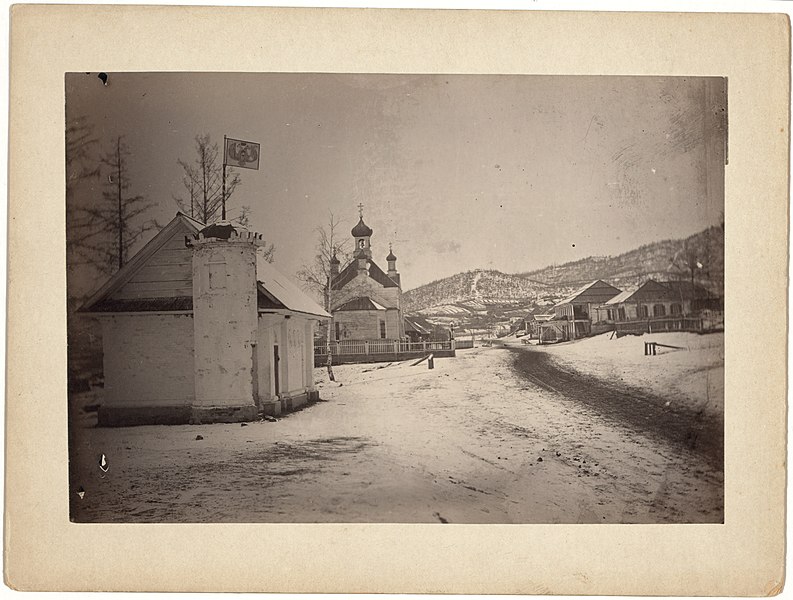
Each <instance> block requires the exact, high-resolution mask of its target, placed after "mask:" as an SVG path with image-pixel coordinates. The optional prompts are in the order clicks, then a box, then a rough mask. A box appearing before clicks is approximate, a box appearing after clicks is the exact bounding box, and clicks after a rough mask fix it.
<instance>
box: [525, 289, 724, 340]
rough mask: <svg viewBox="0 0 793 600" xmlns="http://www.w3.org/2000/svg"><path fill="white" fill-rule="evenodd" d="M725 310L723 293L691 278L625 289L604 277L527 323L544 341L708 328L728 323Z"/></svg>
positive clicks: (530, 316) (532, 331) (529, 317)
mask: <svg viewBox="0 0 793 600" xmlns="http://www.w3.org/2000/svg"><path fill="white" fill-rule="evenodd" d="M722 315H723V301H722V299H721V298H720V297H718V296H716V295H715V294H712V293H711V292H709V291H708V290H706V289H705V288H703V287H702V286H700V285H697V284H695V283H693V282H690V281H655V280H653V279H650V280H648V281H646V282H645V283H644V284H642V285H641V286H640V287H639V288H638V289H636V290H628V291H623V290H620V289H618V288H616V287H614V286H613V285H610V284H608V283H606V282H605V281H602V280H600V279H598V280H596V281H592V282H591V283H588V284H587V285H585V286H583V287H582V288H580V289H578V290H576V291H575V292H573V293H572V294H570V295H569V296H568V297H567V298H564V299H563V300H562V301H560V302H558V303H557V304H556V305H555V306H554V307H553V310H552V311H550V312H545V313H541V314H535V315H528V316H527V317H526V318H525V319H524V323H523V325H522V328H524V329H526V330H528V331H530V332H531V333H532V335H534V336H536V337H537V338H538V339H539V341H540V343H543V342H552V341H560V340H575V339H578V338H582V337H586V336H590V335H597V334H599V333H603V332H606V331H616V332H617V334H626V333H636V334H638V333H652V332H657V331H707V330H711V329H716V328H718V327H720V326H723V320H722V319H723V317H722Z"/></svg>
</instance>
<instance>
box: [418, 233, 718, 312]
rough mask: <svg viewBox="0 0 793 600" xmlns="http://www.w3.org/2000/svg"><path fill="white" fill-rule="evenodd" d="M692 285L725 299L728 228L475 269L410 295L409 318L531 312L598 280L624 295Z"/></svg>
mask: <svg viewBox="0 0 793 600" xmlns="http://www.w3.org/2000/svg"><path fill="white" fill-rule="evenodd" d="M692 277H693V279H694V280H695V281H696V282H697V283H699V284H700V285H703V286H705V287H707V288H708V289H710V290H711V291H713V292H715V293H717V294H719V295H722V294H723V287H724V228H723V226H718V227H710V228H708V229H706V230H705V231H702V232H700V233H697V234H695V235H692V236H690V237H688V238H685V239H678V240H663V241H660V242H654V243H652V244H646V245H644V246H641V247H639V248H636V249H635V250H631V251H629V252H626V253H624V254H620V255H619V256H591V257H588V258H584V259H581V260H578V261H574V262H569V263H565V264H561V265H551V266H548V267H545V268H543V269H538V270H535V271H529V272H526V273H519V274H508V273H502V272H500V271H495V270H486V269H476V270H473V271H466V272H463V273H458V274H457V275H452V276H451V277H446V278H444V279H440V280H438V281H433V282H431V283H428V284H426V285H422V286H419V287H417V288H415V289H412V290H408V291H406V292H405V293H404V294H403V296H402V301H403V306H404V308H405V312H407V313H421V314H425V315H438V316H454V315H469V314H470V315H473V314H477V313H479V314H483V313H487V312H492V308H493V307H501V308H503V309H507V310H508V309H509V308H510V307H514V308H516V309H519V310H523V309H526V310H531V309H536V308H538V307H543V306H548V305H552V304H553V303H554V302H556V301H558V300H559V299H561V298H563V297H564V296H565V295H567V294H569V293H570V292H571V291H573V290H575V289H577V288H579V287H581V286H582V285H584V284H586V283H589V282H590V281H593V280H595V279H603V280H605V281H607V282H609V283H611V284H612V285H615V286H616V287H618V288H620V289H630V288H635V287H638V286H639V285H641V284H642V283H643V282H645V281H646V280H647V279H658V280H668V279H681V278H683V279H691V278H692Z"/></svg>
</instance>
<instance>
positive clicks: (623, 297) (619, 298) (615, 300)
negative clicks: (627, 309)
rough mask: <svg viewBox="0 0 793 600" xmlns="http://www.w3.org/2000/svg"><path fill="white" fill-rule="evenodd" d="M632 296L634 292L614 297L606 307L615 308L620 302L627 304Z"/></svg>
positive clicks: (621, 293) (622, 293)
mask: <svg viewBox="0 0 793 600" xmlns="http://www.w3.org/2000/svg"><path fill="white" fill-rule="evenodd" d="M631 296H633V292H632V291H628V292H620V293H619V294H617V295H616V296H614V297H613V298H612V299H611V300H608V301H607V302H606V305H608V306H613V305H614V304H619V303H620V302H625V301H626V300H627V299H628V298H630V297H631Z"/></svg>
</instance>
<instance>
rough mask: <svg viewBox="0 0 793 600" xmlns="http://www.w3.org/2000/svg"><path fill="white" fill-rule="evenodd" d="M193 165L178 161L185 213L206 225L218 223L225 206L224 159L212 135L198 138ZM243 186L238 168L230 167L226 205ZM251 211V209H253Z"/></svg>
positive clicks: (181, 200) (227, 171) (182, 207)
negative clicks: (183, 190) (212, 139)
mask: <svg viewBox="0 0 793 600" xmlns="http://www.w3.org/2000/svg"><path fill="white" fill-rule="evenodd" d="M195 152H196V156H195V159H194V160H193V162H187V161H184V160H179V161H177V162H178V163H179V166H180V167H182V171H183V174H182V185H183V186H184V188H185V192H186V196H174V199H175V200H176V202H177V203H178V204H179V207H180V208H181V210H183V211H184V212H185V213H189V214H190V216H191V217H193V218H195V219H198V220H199V221H201V222H202V223H206V224H209V223H212V222H214V221H217V220H218V219H219V218H220V215H221V206H222V204H223V157H222V156H220V149H219V147H218V145H217V143H214V144H213V143H212V141H211V139H210V137H209V134H204V135H198V136H196V138H195ZM240 183H241V180H240V175H239V173H237V172H236V171H235V170H234V169H232V168H230V167H227V168H226V203H228V200H229V198H230V197H231V195H232V194H233V193H234V190H236V189H237V186H239V185H240ZM249 210H250V209H249Z"/></svg>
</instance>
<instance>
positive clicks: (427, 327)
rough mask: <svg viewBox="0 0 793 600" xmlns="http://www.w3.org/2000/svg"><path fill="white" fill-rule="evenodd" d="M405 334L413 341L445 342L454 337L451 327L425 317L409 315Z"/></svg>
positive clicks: (406, 318) (406, 319) (406, 320)
mask: <svg viewBox="0 0 793 600" xmlns="http://www.w3.org/2000/svg"><path fill="white" fill-rule="evenodd" d="M404 322H405V335H406V336H407V338H408V339H409V340H410V341H411V342H445V341H448V340H450V339H452V335H453V334H452V330H451V328H446V327H442V326H440V325H436V324H434V323H431V322H430V321H428V320H427V319H425V318H424V317H419V316H407V317H405V319H404Z"/></svg>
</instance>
